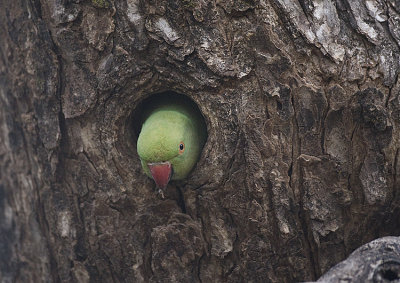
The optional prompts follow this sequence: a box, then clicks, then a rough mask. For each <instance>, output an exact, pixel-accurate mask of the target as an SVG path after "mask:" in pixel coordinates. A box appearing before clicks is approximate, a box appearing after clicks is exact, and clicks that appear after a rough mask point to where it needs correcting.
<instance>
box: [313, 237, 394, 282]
mask: <svg viewBox="0 0 400 283" xmlns="http://www.w3.org/2000/svg"><path fill="white" fill-rule="evenodd" d="M399 281H400V238H399V237H383V238H379V239H377V240H374V241H372V242H370V243H368V244H365V245H363V246H362V247H360V248H358V249H357V250H355V251H354V252H353V253H352V254H351V255H350V256H349V257H348V258H347V259H346V260H344V261H342V262H340V263H339V264H337V265H335V266H334V267H332V268H331V269H330V270H329V271H328V272H327V273H325V274H324V276H322V277H321V278H319V279H318V281H317V282H324V283H336V282H364V283H370V282H371V283H388V282H399Z"/></svg>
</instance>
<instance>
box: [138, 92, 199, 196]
mask: <svg viewBox="0 0 400 283" xmlns="http://www.w3.org/2000/svg"><path fill="white" fill-rule="evenodd" d="M170 101H171V100H170ZM151 108H152V109H151V110H150V111H149V112H148V114H147V115H146V116H145V119H144V123H143V125H142V129H141V131H140V134H139V137H138V141H137V152H138V154H139V157H140V160H141V163H142V167H143V170H144V172H145V173H146V174H147V175H148V176H149V177H150V178H153V179H154V181H155V183H156V185H157V187H158V188H159V189H160V190H161V193H162V190H164V189H165V188H166V187H167V185H168V182H169V181H170V179H171V180H182V179H184V178H186V177H187V175H188V174H189V173H190V171H191V170H192V169H193V167H194V166H195V164H196V162H197V161H198V159H199V156H200V153H201V151H202V148H203V146H204V143H205V141H206V138H207V130H206V126H205V123H204V120H203V117H202V116H201V114H200V111H199V110H198V109H196V107H195V106H193V105H191V104H190V103H186V102H173V101H171V102H167V101H163V102H159V103H157V105H156V106H152V107H151Z"/></svg>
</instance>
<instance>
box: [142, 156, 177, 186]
mask: <svg viewBox="0 0 400 283" xmlns="http://www.w3.org/2000/svg"><path fill="white" fill-rule="evenodd" d="M147 166H149V169H150V172H151V175H152V176H153V179H154V181H155V182H156V185H157V187H158V188H159V189H162V190H164V189H165V188H166V187H167V185H168V182H169V180H170V179H171V175H172V165H171V163H169V162H160V163H148V164H147Z"/></svg>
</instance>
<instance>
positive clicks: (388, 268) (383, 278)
mask: <svg viewBox="0 0 400 283" xmlns="http://www.w3.org/2000/svg"><path fill="white" fill-rule="evenodd" d="M399 279H400V265H399V263H397V262H386V263H384V264H382V265H381V266H379V267H378V268H377V271H376V272H375V275H374V282H392V281H396V282H398V280H399Z"/></svg>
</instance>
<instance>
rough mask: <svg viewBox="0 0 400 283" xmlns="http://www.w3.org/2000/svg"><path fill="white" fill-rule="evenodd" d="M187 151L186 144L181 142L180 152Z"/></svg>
mask: <svg viewBox="0 0 400 283" xmlns="http://www.w3.org/2000/svg"><path fill="white" fill-rule="evenodd" d="M184 151H185V144H184V143H183V142H181V143H180V144H179V154H182V153H183V152H184Z"/></svg>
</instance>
